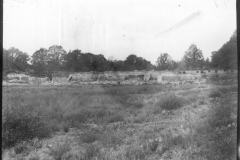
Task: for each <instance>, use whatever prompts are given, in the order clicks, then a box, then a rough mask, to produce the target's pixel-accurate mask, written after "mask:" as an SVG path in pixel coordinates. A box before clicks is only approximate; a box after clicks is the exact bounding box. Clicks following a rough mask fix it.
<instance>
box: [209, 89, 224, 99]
mask: <svg viewBox="0 0 240 160" xmlns="http://www.w3.org/2000/svg"><path fill="white" fill-rule="evenodd" d="M221 96H222V93H221V92H220V91H218V90H212V91H211V92H210V94H209V97H210V98H217V97H221Z"/></svg>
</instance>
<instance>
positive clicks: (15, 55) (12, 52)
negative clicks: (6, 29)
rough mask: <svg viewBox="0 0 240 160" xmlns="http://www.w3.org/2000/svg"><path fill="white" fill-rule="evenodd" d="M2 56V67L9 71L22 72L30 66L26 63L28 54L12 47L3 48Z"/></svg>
mask: <svg viewBox="0 0 240 160" xmlns="http://www.w3.org/2000/svg"><path fill="white" fill-rule="evenodd" d="M3 58H4V61H5V62H4V67H5V69H7V70H9V71H23V72H24V71H25V70H26V69H27V68H29V66H30V65H29V63H28V61H29V60H30V58H29V56H28V54H27V53H25V52H22V51H20V50H19V49H17V48H14V47H11V48H9V49H8V50H3Z"/></svg>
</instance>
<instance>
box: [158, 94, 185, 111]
mask: <svg viewBox="0 0 240 160" xmlns="http://www.w3.org/2000/svg"><path fill="white" fill-rule="evenodd" d="M186 102H187V100H186V99H185V98H183V97H179V96H176V95H175V94H167V95H164V96H163V97H162V98H161V99H160V100H159V102H158V103H157V106H156V108H155V111H159V107H160V108H161V109H165V110H174V109H178V108H181V107H182V106H183V105H184V104H186Z"/></svg>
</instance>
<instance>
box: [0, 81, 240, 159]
mask: <svg viewBox="0 0 240 160" xmlns="http://www.w3.org/2000/svg"><path fill="white" fill-rule="evenodd" d="M211 83H213V82H211ZM3 93H4V94H3V109H2V140H3V141H2V147H3V156H4V157H5V159H7V157H10V158H15V159H16V158H17V159H21V158H22V159H27V158H29V157H30V158H32V159H41V158H43V157H42V156H48V157H52V158H53V159H82V160H87V159H98V160H108V159H109V160H110V159H119V160H125V159H142V160H145V159H152V160H153V159H161V158H162V159H234V154H235V153H236V150H235V148H236V147H235V146H236V144H235V142H236V106H237V95H236V93H237V85H236V84H232V83H229V84H228V85H226V84H224V85H214V87H213V86H210V87H209V85H201V87H199V86H196V85H194V84H181V85H143V86H77V87H76V86H74V87H70V86H58V87H56V86H55V87H54V86H52V87H37V86H36V87H31V88H30V87H29V88H28V87H20V86H19V87H17V86H15V87H7V88H6V87H5V88H3ZM30 158H29V159H30Z"/></svg>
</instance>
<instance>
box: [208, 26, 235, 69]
mask: <svg viewBox="0 0 240 160" xmlns="http://www.w3.org/2000/svg"><path fill="white" fill-rule="evenodd" d="M237 55H238V52H237V32H236V30H235V31H234V33H233V35H232V36H231V38H230V39H229V41H228V42H226V43H225V44H224V45H223V46H222V47H221V48H220V49H219V50H218V51H217V52H214V54H212V66H213V67H214V68H219V69H237Z"/></svg>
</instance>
